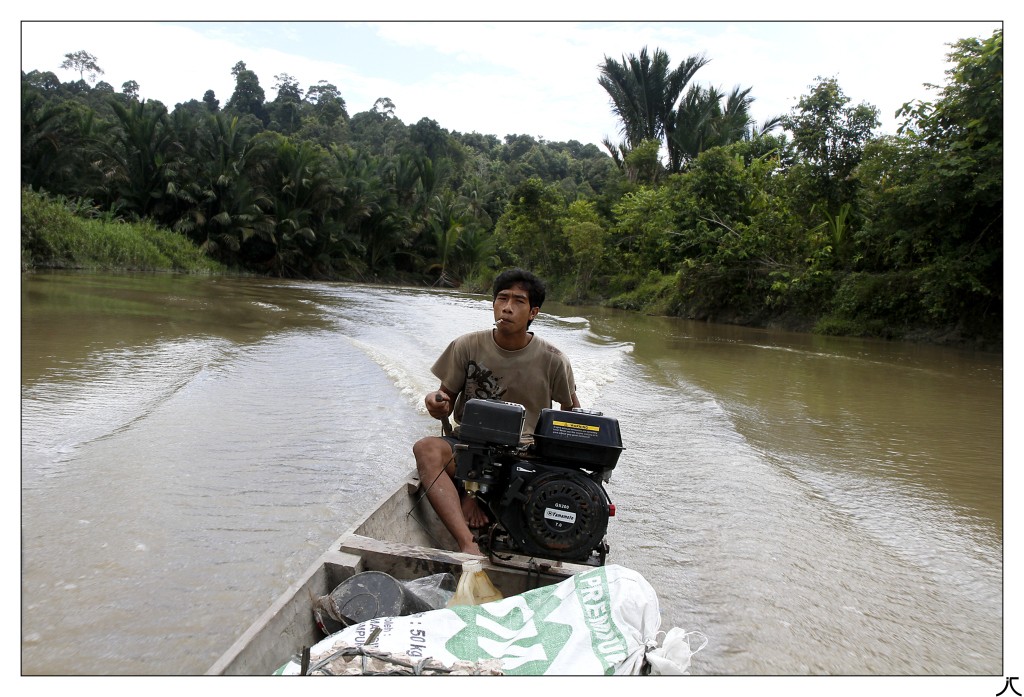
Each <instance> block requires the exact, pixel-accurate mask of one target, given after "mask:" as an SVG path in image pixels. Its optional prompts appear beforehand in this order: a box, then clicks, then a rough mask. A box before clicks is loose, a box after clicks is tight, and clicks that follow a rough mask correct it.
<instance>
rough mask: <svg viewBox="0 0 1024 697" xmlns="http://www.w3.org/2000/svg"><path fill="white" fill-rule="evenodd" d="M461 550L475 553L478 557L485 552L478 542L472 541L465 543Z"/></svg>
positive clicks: (464, 552) (466, 552) (465, 552)
mask: <svg viewBox="0 0 1024 697" xmlns="http://www.w3.org/2000/svg"><path fill="white" fill-rule="evenodd" d="M459 551H460V552H462V553H463V554H475V555H476V556H478V557H482V556H484V553H483V552H481V551H480V547H479V546H478V545H477V543H476V542H470V543H469V544H466V545H463V546H462V548H461V549H460V550H459Z"/></svg>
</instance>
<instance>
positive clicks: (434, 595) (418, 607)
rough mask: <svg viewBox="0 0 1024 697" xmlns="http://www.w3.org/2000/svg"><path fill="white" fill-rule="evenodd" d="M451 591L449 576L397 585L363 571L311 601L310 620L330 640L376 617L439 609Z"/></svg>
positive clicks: (388, 578) (389, 578)
mask: <svg viewBox="0 0 1024 697" xmlns="http://www.w3.org/2000/svg"><path fill="white" fill-rule="evenodd" d="M454 589H455V577H454V576H452V574H449V573H443V574H434V575H432V576H426V577H424V578H419V579H415V580H411V581H399V580H398V579H396V578H393V577H392V576H389V575H388V574H385V573H382V572H380V571H364V572H362V573H358V574H356V575H354V576H351V577H349V578H347V579H345V580H344V581H343V582H341V583H340V584H338V586H337V587H335V588H334V590H332V591H331V592H330V593H329V594H327V595H322V596H320V597H319V598H317V599H316V600H314V601H313V618H314V620H315V621H316V625H317V626H318V627H319V628H320V631H322V632H323V633H324V636H330V635H331V634H334V633H335V632H338V631H341V630H342V629H344V628H345V627H350V626H352V625H354V624H358V623H359V622H365V621H367V620H370V619H373V618H376V617H397V616H402V615H412V614H416V613H418V612H427V611H429V610H436V609H438V608H442V607H444V606H445V605H446V604H447V602H448V600H449V599H450V598H451V597H452V594H453V592H454Z"/></svg>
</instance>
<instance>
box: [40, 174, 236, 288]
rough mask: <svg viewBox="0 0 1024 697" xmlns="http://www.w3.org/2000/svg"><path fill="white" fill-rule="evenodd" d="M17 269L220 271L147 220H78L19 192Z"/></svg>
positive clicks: (183, 241) (57, 203)
mask: <svg viewBox="0 0 1024 697" xmlns="http://www.w3.org/2000/svg"><path fill="white" fill-rule="evenodd" d="M21 268H22V271H31V270H33V269H88V270H95V271H114V270H118V271H125V270H127V271H179V272H188V273H220V272H224V271H225V268H224V267H223V266H222V265H221V264H219V263H217V262H215V261H213V260H212V259H210V258H209V257H208V256H206V254H204V253H203V252H202V251H201V250H200V249H199V248H198V247H196V246H195V245H194V244H192V242H191V241H190V240H188V239H187V238H186V237H184V236H183V235H180V234H178V233H175V232H172V231H170V230H167V229H163V228H159V227H157V226H155V225H153V224H152V223H149V222H138V223H125V222H120V221H111V220H101V219H87V218H81V217H78V216H76V215H74V214H73V213H72V212H71V211H70V210H68V208H67V207H66V206H65V205H64V204H63V203H61V202H60V201H57V200H53V199H50V198H48V197H46V196H45V195H43V194H40V193H36V192H33V191H29V190H27V189H22V192H21Z"/></svg>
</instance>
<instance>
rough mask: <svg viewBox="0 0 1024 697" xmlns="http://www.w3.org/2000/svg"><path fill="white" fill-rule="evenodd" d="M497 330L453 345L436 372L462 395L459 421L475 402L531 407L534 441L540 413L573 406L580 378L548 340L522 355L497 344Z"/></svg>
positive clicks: (529, 428)
mask: <svg viewBox="0 0 1024 697" xmlns="http://www.w3.org/2000/svg"><path fill="white" fill-rule="evenodd" d="M492 331H493V330H491V329H484V330H481V331H478V332H472V333H470V334H464V335H462V336H460V337H459V338H457V339H455V340H454V341H453V342H452V343H450V344H449V345H448V348H446V349H445V350H444V352H443V353H442V354H441V356H440V357H439V358H438V359H437V361H435V362H434V365H433V367H432V368H431V369H430V370H431V372H432V373H433V374H434V375H436V376H437V377H438V378H439V379H440V380H441V384H442V385H444V386H445V388H447V389H448V390H449V391H450V392H452V393H454V394H458V399H457V400H456V401H455V411H454V417H455V420H456V421H460V420H461V418H462V411H463V408H464V407H465V406H466V401H467V400H470V399H474V398H476V399H499V400H501V401H503V402H514V403H516V404H522V405H523V407H524V408H525V409H526V419H525V421H524V423H523V440H524V441H525V442H529V441H532V440H533V431H534V429H535V428H536V426H537V419H538V418H540V410H541V409H548V408H550V407H551V406H552V403H553V402H554V403H555V405H556V406H558V405H563V404H564V405H566V406H570V405H571V404H572V395H573V393H574V392H575V391H576V380H575V379H574V378H573V375H572V366H571V365H570V364H569V359H568V357H567V356H566V355H565V354H564V353H562V352H561V351H559V350H558V349H557V348H556V347H554V346H553V345H551V344H549V343H548V342H547V341H545V340H544V339H541V338H540V337H538V336H536V335H533V332H530V334H531V336H533V339H532V340H531V341H530V343H529V344H527V345H526V346H525V347H524V348H521V349H519V350H518V351H506V350H505V349H503V348H501V347H500V346H498V345H497V344H496V343H494V336H493V334H492Z"/></svg>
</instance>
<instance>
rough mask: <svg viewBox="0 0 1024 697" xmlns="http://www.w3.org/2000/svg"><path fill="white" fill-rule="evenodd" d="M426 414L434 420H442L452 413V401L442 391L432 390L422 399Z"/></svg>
mask: <svg viewBox="0 0 1024 697" xmlns="http://www.w3.org/2000/svg"><path fill="white" fill-rule="evenodd" d="M423 401H424V403H425V404H426V405H427V413H428V414H430V415H431V416H432V417H434V418H435V419H444V418H446V417H447V416H448V415H449V414H450V413H451V411H452V400H451V398H450V397H449V396H448V395H446V394H445V393H444V392H443V391H442V390H434V391H433V392H431V393H429V394H428V395H427V396H426V397H425V398H424V400H423Z"/></svg>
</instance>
